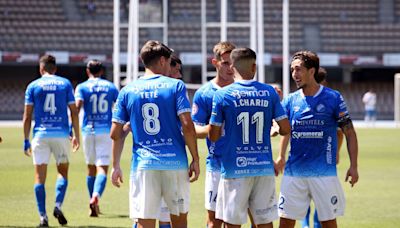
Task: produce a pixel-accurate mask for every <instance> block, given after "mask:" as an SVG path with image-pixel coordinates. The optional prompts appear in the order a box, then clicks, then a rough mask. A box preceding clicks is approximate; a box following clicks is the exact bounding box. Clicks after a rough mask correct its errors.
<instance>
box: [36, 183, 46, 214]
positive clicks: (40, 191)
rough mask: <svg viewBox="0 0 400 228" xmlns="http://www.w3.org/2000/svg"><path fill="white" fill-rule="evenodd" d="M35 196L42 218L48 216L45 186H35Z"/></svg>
mask: <svg viewBox="0 0 400 228" xmlns="http://www.w3.org/2000/svg"><path fill="white" fill-rule="evenodd" d="M34 189H35V196H36V204H37V207H38V211H39V214H40V216H42V217H45V216H46V190H45V189H44V184H35V187H34Z"/></svg>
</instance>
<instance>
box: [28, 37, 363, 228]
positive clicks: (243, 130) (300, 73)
mask: <svg viewBox="0 0 400 228" xmlns="http://www.w3.org/2000/svg"><path fill="white" fill-rule="evenodd" d="M213 52H214V57H213V59H212V64H213V66H215V68H216V72H217V75H216V77H215V78H213V79H212V80H210V81H209V82H207V83H206V84H204V85H203V86H202V87H201V88H200V89H198V90H197V91H196V93H195V95H194V98H193V104H192V105H191V104H190V102H189V100H188V98H187V92H186V87H185V84H184V83H183V81H182V80H179V78H181V75H180V70H179V69H180V65H181V62H180V60H179V59H177V58H176V57H174V56H173V51H172V49H170V48H169V47H167V46H166V45H164V44H162V43H160V42H158V41H154V40H150V41H147V42H146V43H145V44H144V46H143V47H142V49H141V51H140V58H141V60H142V62H143V65H144V67H145V73H144V75H143V76H142V77H140V78H139V79H138V80H136V81H133V82H131V83H129V84H128V85H127V86H125V87H124V88H123V89H122V90H121V91H120V92H118V90H117V88H116V87H115V86H114V85H113V84H112V83H111V82H109V81H107V80H104V79H101V78H100V76H101V75H102V74H103V66H102V64H101V62H99V61H97V60H91V61H89V63H88V64H87V69H86V73H87V75H88V76H89V79H88V80H87V81H86V82H83V83H81V84H79V85H78V86H77V87H76V89H75V94H74V92H73V87H72V85H71V83H70V82H69V81H68V80H67V79H64V78H62V77H59V76H56V75H55V72H56V69H57V68H56V60H55V58H54V57H53V56H51V55H45V56H43V57H42V58H41V59H40V62H39V65H40V74H41V75H42V77H41V78H39V79H37V80H35V81H33V82H32V83H30V84H29V85H28V87H27V89H26V93H25V110H24V118H23V126H24V137H25V138H24V139H25V140H24V151H25V154H26V155H28V156H31V155H32V158H33V164H34V166H35V186H34V192H35V196H36V202H37V208H38V211H39V216H40V224H39V226H41V227H47V226H48V225H49V224H48V217H47V212H46V205H45V200H46V192H45V188H44V184H45V180H46V175H47V164H48V162H49V159H50V155H51V154H53V155H54V157H55V160H56V165H57V171H58V179H57V181H56V199H55V207H54V211H53V215H54V216H55V217H56V218H57V219H58V221H59V223H60V224H61V225H66V224H67V219H66V218H65V216H64V214H63V212H62V209H61V206H62V203H63V201H64V197H65V193H66V190H67V186H68V164H69V154H70V147H71V143H72V149H73V151H76V150H78V148H79V147H80V134H82V139H83V144H82V145H83V146H82V147H83V151H84V154H85V161H86V164H87V168H88V175H87V179H86V183H87V188H88V192H89V203H88V205H89V211H90V216H92V217H97V216H99V214H100V209H99V201H100V198H101V196H102V194H103V192H104V189H105V186H106V182H107V173H108V168H109V166H110V164H111V166H112V171H111V182H112V184H113V185H114V186H116V187H120V185H121V183H122V182H123V171H122V170H121V167H120V160H121V154H122V151H123V147H124V143H125V138H126V137H127V135H128V134H129V133H132V139H133V140H132V141H133V147H132V160H131V167H130V172H129V177H130V178H129V210H130V212H129V215H130V218H131V219H132V220H133V227H145V228H147V227H149V228H150V227H155V226H156V220H159V227H160V228H167V227H178V228H183V227H187V216H188V212H189V205H190V182H194V181H196V180H197V179H198V177H199V175H200V163H199V160H200V158H199V154H198V148H197V139H200V138H205V139H206V142H207V149H208V153H207V158H206V171H205V177H206V180H205V192H204V196H205V208H206V210H207V221H206V223H207V224H206V226H207V227H209V228H212V227H228V228H230V227H241V225H243V224H245V223H246V222H247V217H249V218H250V220H251V223H252V227H258V228H263V227H272V222H273V221H274V220H277V219H278V218H279V217H280V227H294V225H295V221H296V220H301V219H303V218H304V217H305V216H306V213H307V210H308V209H309V205H310V201H311V200H313V202H314V205H315V207H316V210H317V211H318V221H319V222H320V224H322V227H337V224H336V217H338V216H342V215H343V214H344V209H345V197H344V193H343V190H342V187H341V184H340V181H339V179H338V177H337V171H336V157H337V150H338V149H337V148H338V143H337V131H339V130H338V128H340V131H341V132H343V134H344V136H345V137H346V141H347V150H348V152H349V157H350V168H349V169H348V171H347V174H346V181H347V180H348V179H349V182H350V184H351V185H352V186H353V185H354V184H355V183H356V182H357V181H358V171H357V155H358V146H357V136H356V133H355V130H354V127H353V125H352V121H351V118H350V115H349V113H348V111H347V107H346V103H345V101H344V99H343V97H342V96H341V95H340V93H339V92H337V91H335V90H332V89H329V88H328V87H325V86H323V85H321V84H318V83H317V81H316V79H315V77H316V75H317V74H318V70H319V68H320V67H319V58H318V56H317V55H316V54H314V53H312V52H309V51H300V52H297V53H295V54H294V55H293V57H292V63H291V66H290V67H291V72H292V78H293V80H294V82H295V83H296V85H297V87H298V90H297V91H295V92H294V93H291V94H289V96H287V97H284V98H283V100H282V101H281V97H280V95H279V94H278V92H277V90H276V88H274V87H272V86H270V85H267V84H264V83H260V82H258V81H256V80H254V77H255V74H256V68H257V67H256V62H257V61H256V53H255V52H254V51H253V50H251V49H249V48H236V47H235V46H234V45H233V44H232V43H230V42H226V41H225V42H219V43H217V44H216V45H215V46H214V49H213ZM177 69H178V70H177ZM177 78H178V79H177ZM81 108H83V110H84V118H83V123H82V129H81V132H80V129H79V120H78V114H79V110H80V109H81ZM68 111H69V112H70V119H69V117H68ZM33 114H34V117H35V126H34V127H33V137H32V141H30V140H29V138H30V137H29V135H30V130H31V121H32V115H33ZM69 122H71V123H72V125H71V128H72V129H70V126H69ZM273 126H274V127H273ZM271 128H273V130H272V131H271ZM72 130H73V132H72ZM70 131H71V132H70ZM276 134H280V135H281V142H280V149H279V155H278V157H277V158H275V160H274V159H273V155H272V148H271V137H272V136H275V135H276ZM289 142H290V145H291V147H290V153H289V156H288V158H287V159H286V150H287V147H288V144H289ZM186 148H187V149H188V150H189V153H190V160H189V159H188V156H187V152H186ZM280 173H283V179H282V184H281V188H280V190H281V192H280V194H279V198H277V196H276V187H275V177H276V176H278V175H279V174H280Z"/></svg>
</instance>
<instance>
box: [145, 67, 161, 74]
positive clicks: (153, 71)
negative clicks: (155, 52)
mask: <svg viewBox="0 0 400 228" xmlns="http://www.w3.org/2000/svg"><path fill="white" fill-rule="evenodd" d="M163 73H164V72H162V70H159V69H157V68H156V67H154V68H145V71H144V76H152V75H164V74H163Z"/></svg>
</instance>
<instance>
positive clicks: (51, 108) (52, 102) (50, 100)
mask: <svg viewBox="0 0 400 228" xmlns="http://www.w3.org/2000/svg"><path fill="white" fill-rule="evenodd" d="M43 111H44V112H50V114H51V115H54V114H56V111H57V108H56V95H55V94H54V93H48V94H46V98H45V100H44V105H43Z"/></svg>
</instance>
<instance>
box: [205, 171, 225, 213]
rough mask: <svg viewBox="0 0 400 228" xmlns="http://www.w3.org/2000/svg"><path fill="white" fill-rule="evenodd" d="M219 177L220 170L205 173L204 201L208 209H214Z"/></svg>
mask: <svg viewBox="0 0 400 228" xmlns="http://www.w3.org/2000/svg"><path fill="white" fill-rule="evenodd" d="M220 177H221V172H217V171H207V173H206V183H205V186H206V187H205V191H204V202H205V207H206V209H207V210H209V211H215V208H216V205H217V194H218V185H219V179H220Z"/></svg>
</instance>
